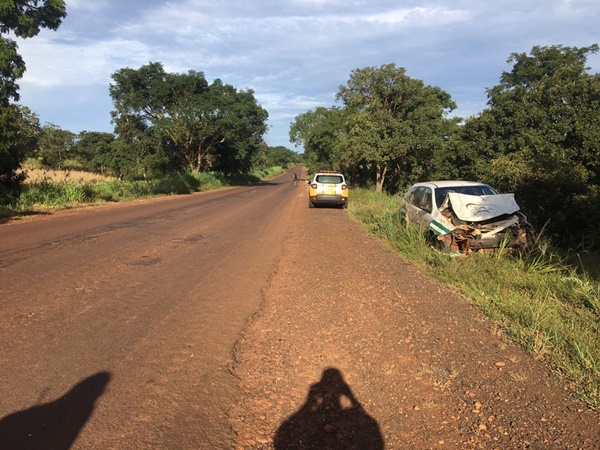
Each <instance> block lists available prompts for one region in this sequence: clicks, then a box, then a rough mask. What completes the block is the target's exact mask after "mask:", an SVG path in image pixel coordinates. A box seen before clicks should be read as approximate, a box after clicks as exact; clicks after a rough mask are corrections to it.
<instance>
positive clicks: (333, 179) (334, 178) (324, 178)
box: [317, 175, 344, 184]
mask: <svg viewBox="0 0 600 450" xmlns="http://www.w3.org/2000/svg"><path fill="white" fill-rule="evenodd" d="M343 181H344V179H343V178H342V177H341V176H339V175H317V183H328V184H340V183H343Z"/></svg>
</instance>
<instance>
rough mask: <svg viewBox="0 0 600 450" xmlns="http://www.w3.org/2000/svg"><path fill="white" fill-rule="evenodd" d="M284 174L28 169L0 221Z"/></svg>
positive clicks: (280, 170)
mask: <svg viewBox="0 0 600 450" xmlns="http://www.w3.org/2000/svg"><path fill="white" fill-rule="evenodd" d="M284 171H285V169H284V168H282V167H272V168H269V169H265V170H260V171H254V172H252V173H250V174H244V175H236V176H231V177H226V176H223V175H220V174H214V173H183V174H178V175H173V176H169V177H164V178H159V179H152V180H139V181H121V180H118V179H116V178H110V177H102V176H97V175H96V176H94V175H91V174H89V173H87V172H81V171H75V170H72V171H52V170H41V169H37V168H35V167H33V168H28V169H27V174H28V178H27V181H26V182H25V185H24V188H23V191H22V192H21V195H20V197H19V199H18V201H17V203H16V205H14V206H11V207H5V208H3V209H0V218H2V217H5V218H6V217H12V216H18V215H26V214H31V213H34V212H37V211H45V210H48V209H63V208H71V207H74V206H77V205H81V204H92V203H105V202H122V201H131V200H136V199H142V198H151V197H156V196H163V195H179V194H189V193H192V192H200V191H209V190H214V189H222V188H226V187H231V186H241V185H247V184H249V183H253V182H258V181H260V180H264V179H268V178H271V177H273V176H276V175H279V174H281V173H283V172H284Z"/></svg>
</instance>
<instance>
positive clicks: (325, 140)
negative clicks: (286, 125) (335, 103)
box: [290, 106, 348, 172]
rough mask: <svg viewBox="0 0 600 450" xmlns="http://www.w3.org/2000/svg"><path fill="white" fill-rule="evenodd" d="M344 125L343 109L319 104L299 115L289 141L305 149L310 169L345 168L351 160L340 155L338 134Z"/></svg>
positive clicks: (344, 114)
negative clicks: (346, 159)
mask: <svg viewBox="0 0 600 450" xmlns="http://www.w3.org/2000/svg"><path fill="white" fill-rule="evenodd" d="M345 128H346V111H345V110H344V109H341V108H336V107H332V108H324V107H322V106H320V107H317V108H315V109H314V110H312V111H308V112H306V113H303V114H300V115H298V116H296V119H295V121H294V122H293V123H292V124H291V126H290V142H292V143H294V144H295V145H296V146H300V147H303V148H304V162H305V164H306V165H307V167H308V169H309V170H311V171H313V172H314V171H317V170H321V169H335V170H344V171H345V169H346V168H347V163H348V161H345V160H343V158H342V157H341V156H340V155H339V153H340V143H339V137H340V134H341V133H343V132H344V130H345Z"/></svg>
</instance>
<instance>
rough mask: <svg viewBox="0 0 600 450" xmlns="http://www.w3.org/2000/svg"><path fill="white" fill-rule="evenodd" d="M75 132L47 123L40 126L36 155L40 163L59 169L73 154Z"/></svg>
mask: <svg viewBox="0 0 600 450" xmlns="http://www.w3.org/2000/svg"><path fill="white" fill-rule="evenodd" d="M74 146H75V133H72V132H70V131H68V130H63V129H61V128H60V127H59V126H58V125H54V124H52V123H47V124H45V125H44V126H43V127H42V130H41V133H40V139H39V142H38V148H37V152H36V156H37V157H38V158H39V160H40V162H41V163H42V165H44V166H46V167H50V168H52V169H58V170H61V169H62V168H63V167H64V163H65V161H66V160H67V159H69V158H72V157H74V156H75V154H74V151H73V149H74Z"/></svg>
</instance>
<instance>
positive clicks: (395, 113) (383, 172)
mask: <svg viewBox="0 0 600 450" xmlns="http://www.w3.org/2000/svg"><path fill="white" fill-rule="evenodd" d="M336 98H337V99H338V100H342V101H343V103H344V105H345V107H346V109H347V111H348V112H349V114H348V116H347V119H346V123H345V125H346V131H345V133H343V134H341V135H339V140H340V147H341V148H343V149H344V150H343V152H342V153H341V155H340V156H341V157H342V158H343V159H344V160H346V161H356V163H355V164H356V165H358V168H359V169H360V168H365V169H367V171H369V172H371V173H374V175H375V187H376V189H377V190H378V191H381V190H382V189H383V185H384V183H385V182H386V179H387V178H388V177H391V176H393V175H400V176H402V177H414V178H420V177H421V176H422V174H423V173H424V172H426V170H427V168H428V166H430V164H431V161H432V159H433V155H434V153H435V152H436V151H440V150H441V149H442V148H443V146H444V140H445V138H446V137H447V134H448V130H449V129H450V128H451V125H452V124H454V123H455V121H453V120H450V119H446V117H445V116H446V115H447V114H448V113H449V112H450V111H451V110H453V109H454V108H455V107H456V105H455V103H454V102H453V101H452V100H451V98H450V95H449V94H448V93H446V92H444V91H443V90H441V89H440V88H438V87H432V86H425V84H424V83H423V82H422V81H421V80H415V79H412V78H410V77H409V76H407V75H406V70H405V69H404V68H402V67H396V65H395V64H387V65H383V66H381V67H378V68H376V67H367V68H364V69H357V70H354V71H353V72H352V73H351V75H350V79H349V80H348V84H347V86H340V88H339V92H338V94H337V96H336Z"/></svg>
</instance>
